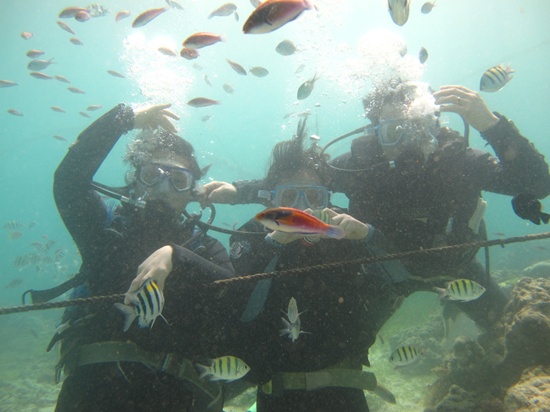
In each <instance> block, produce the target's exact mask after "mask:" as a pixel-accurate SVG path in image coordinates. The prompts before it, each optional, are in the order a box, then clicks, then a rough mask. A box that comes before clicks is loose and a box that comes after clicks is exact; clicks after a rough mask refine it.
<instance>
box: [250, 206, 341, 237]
mask: <svg viewBox="0 0 550 412" xmlns="http://www.w3.org/2000/svg"><path fill="white" fill-rule="evenodd" d="M256 220H257V221H258V222H260V223H261V224H262V225H264V226H265V227H267V228H268V229H271V230H278V231H281V232H286V233H299V234H304V235H326V236H328V237H332V238H335V239H342V238H343V237H344V236H345V235H346V232H345V231H344V229H342V228H341V227H339V226H332V225H328V224H326V223H325V222H323V221H322V220H320V219H317V218H316V217H315V216H312V215H310V214H309V213H306V212H304V211H302V210H300V209H294V208H292V207H276V208H272V209H267V210H264V211H263V212H260V213H258V214H257V215H256Z"/></svg>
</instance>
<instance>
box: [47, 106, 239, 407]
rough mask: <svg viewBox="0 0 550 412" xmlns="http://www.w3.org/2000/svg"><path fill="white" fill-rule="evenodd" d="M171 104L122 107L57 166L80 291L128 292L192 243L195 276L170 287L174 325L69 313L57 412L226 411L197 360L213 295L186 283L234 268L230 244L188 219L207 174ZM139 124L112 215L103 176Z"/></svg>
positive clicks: (93, 311) (184, 255)
mask: <svg viewBox="0 0 550 412" xmlns="http://www.w3.org/2000/svg"><path fill="white" fill-rule="evenodd" d="M169 106H170V105H160V106H152V107H147V108H142V109H135V110H132V109H131V108H130V107H128V106H126V105H124V104H120V105H118V106H116V107H115V108H113V109H112V110H111V111H109V112H108V113H106V114H105V115H103V116H102V117H101V118H99V119H98V120H96V121H95V122H94V123H93V124H92V125H91V126H89V127H88V128H87V129H86V130H85V131H84V132H82V133H81V134H80V136H79V137H78V139H77V141H76V142H75V144H73V145H72V146H71V148H70V149H69V152H68V154H67V155H66V156H65V158H64V159H63V161H62V162H61V164H60V165H59V167H58V169H57V171H56V173H55V179H54V196H55V201H56V204H57V207H58V210H59V213H60V215H61V217H62V219H63V221H64V223H65V225H66V227H67V229H68V230H69V232H70V233H71V235H72V237H73V239H74V241H75V242H76V244H77V246H78V248H79V251H80V254H81V256H82V261H83V263H82V268H81V273H85V275H86V282H85V284H84V285H82V286H81V287H80V289H87V293H86V294H87V295H89V296H101V295H109V294H115V293H123V292H125V291H126V289H127V287H128V285H129V284H130V282H131V280H132V279H134V277H135V274H136V271H137V269H138V266H139V265H140V264H141V262H142V261H143V260H144V259H145V258H146V257H147V256H149V255H150V254H151V253H152V252H154V251H155V250H156V249H158V248H159V247H161V246H164V245H167V244H173V245H174V247H175V246H176V245H181V246H178V250H179V251H180V252H181V253H180V255H178V265H180V267H181V268H182V272H183V273H184V275H183V276H181V277H178V276H173V277H172V278H171V279H170V283H169V286H170V287H169V288H168V289H167V290H168V291H167V293H166V294H165V299H166V305H165V307H164V311H163V313H162V314H163V315H164V317H165V318H166V320H167V321H168V322H169V323H170V325H169V326H168V325H167V324H166V322H164V321H163V320H161V319H157V321H156V323H155V324H154V326H153V327H152V328H151V329H149V328H145V329H141V328H139V327H138V326H137V325H136V324H134V325H132V326H131V327H130V329H129V330H128V331H127V332H123V321H124V319H123V316H122V314H121V313H120V312H119V311H117V310H116V308H115V307H114V306H113V304H112V303H106V304H104V305H92V306H90V307H87V308H86V309H85V311H84V313H82V311H67V312H66V313H65V315H64V319H63V321H64V322H65V323H64V325H63V327H62V328H60V329H59V330H58V333H57V338H61V339H60V340H61V342H62V343H61V361H60V364H59V369H61V368H63V367H64V368H65V372H67V374H68V376H67V378H66V379H65V381H64V383H63V387H62V389H61V393H60V395H59V398H58V403H57V408H56V410H57V411H113V410H117V411H153V410H163V411H170V410H174V411H175V410H177V411H186V410H195V411H199V410H212V411H220V410H221V402H222V399H221V392H220V388H219V387H218V385H216V384H214V383H209V382H199V381H198V380H197V379H196V376H195V375H196V374H195V373H194V370H193V367H192V366H191V363H190V362H189V361H187V359H188V358H189V357H192V356H194V355H197V354H198V355H200V354H201V353H202V351H203V349H202V348H201V347H200V343H199V342H198V341H197V340H196V339H193V338H194V331H193V325H194V324H196V323H200V322H201V319H200V317H201V313H200V310H198V309H197V308H198V307H200V305H201V304H202V303H203V302H204V301H205V300H206V301H207V300H208V299H209V297H208V296H206V295H205V294H201V293H189V289H188V288H187V287H188V286H189V285H190V284H193V283H202V282H205V281H211V280H212V279H217V278H223V277H229V276H232V275H233V273H234V272H233V268H232V266H231V262H230V261H229V257H228V255H227V252H226V250H225V248H224V247H223V246H222V245H221V244H220V243H219V242H218V241H216V240H215V239H213V238H211V237H209V236H206V235H205V234H204V233H202V232H201V231H200V230H198V229H197V228H196V227H195V224H194V221H193V219H188V220H182V213H183V212H184V211H185V207H186V205H187V203H188V202H190V201H192V200H193V199H194V198H195V197H196V189H197V184H196V181H197V180H199V179H200V178H201V176H202V171H201V169H200V168H199V166H198V164H197V161H196V159H195V156H194V154H193V147H192V146H191V145H190V144H189V143H188V142H187V141H185V140H184V139H182V138H181V137H179V136H177V135H175V134H174V133H175V132H176V129H175V128H174V126H173V125H172V124H171V122H170V121H169V120H168V117H172V118H177V116H175V115H173V114H172V113H171V112H169V111H168V110H167V108H168V107H169ZM158 126H161V127H162V128H163V129H165V130H163V129H162V128H159V127H158ZM138 128H139V129H143V131H142V132H141V134H139V135H138V136H137V138H136V139H135V140H134V142H133V143H132V144H131V145H130V147H129V150H128V152H127V156H126V158H127V159H126V160H127V161H129V163H130V164H131V166H132V167H133V168H135V172H134V173H133V174H132V175H131V177H130V179H131V182H130V183H129V185H128V186H127V187H125V188H123V189H121V193H119V194H120V196H119V197H120V198H121V199H122V200H125V202H124V203H122V205H121V206H118V207H117V208H116V209H114V211H112V210H111V209H110V208H108V207H106V205H105V203H104V202H103V200H102V198H101V197H100V196H99V195H98V193H97V192H96V191H95V190H94V186H93V185H92V178H93V176H94V174H95V173H96V171H97V170H98V169H99V167H100V166H101V164H102V162H103V161H104V159H105V157H106V156H107V155H108V153H109V152H110V151H111V149H112V148H113V146H114V145H115V144H116V142H117V141H118V139H119V138H120V136H121V135H122V134H124V133H127V132H129V131H130V130H132V129H138ZM150 128H155V129H150ZM119 191H120V190H119ZM115 192H116V190H115ZM67 326H68V328H67ZM57 338H56V339H57ZM193 408H194V409H193Z"/></svg>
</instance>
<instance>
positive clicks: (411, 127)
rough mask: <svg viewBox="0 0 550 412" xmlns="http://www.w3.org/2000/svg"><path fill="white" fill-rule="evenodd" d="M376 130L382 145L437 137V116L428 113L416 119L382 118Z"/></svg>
mask: <svg viewBox="0 0 550 412" xmlns="http://www.w3.org/2000/svg"><path fill="white" fill-rule="evenodd" d="M375 130H376V134H377V136H378V140H379V141H380V144H381V145H382V146H396V145H410V144H411V143H413V142H414V141H415V140H432V139H435V136H437V117H436V116H434V115H428V116H424V117H420V118H415V119H387V120H382V121H380V123H379V124H378V126H376V128H375ZM415 143H419V142H415Z"/></svg>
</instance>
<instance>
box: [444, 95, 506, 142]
mask: <svg viewBox="0 0 550 412" xmlns="http://www.w3.org/2000/svg"><path fill="white" fill-rule="evenodd" d="M434 97H435V104H437V105H440V110H441V111H442V112H453V113H458V114H459V115H461V116H462V118H463V119H464V120H465V121H466V122H468V123H469V124H470V125H472V127H473V128H474V129H476V130H477V131H479V132H481V133H483V132H484V131H486V130H487V129H489V128H491V127H492V126H494V125H495V124H497V123H498V120H499V119H498V117H496V116H495V115H494V114H493V113H492V112H491V110H489V108H488V107H487V104H485V101H484V100H483V98H482V97H481V96H480V95H479V93H477V92H475V91H473V90H470V89H468V88H466V87H464V86H441V87H440V88H439V91H437V92H435V93H434Z"/></svg>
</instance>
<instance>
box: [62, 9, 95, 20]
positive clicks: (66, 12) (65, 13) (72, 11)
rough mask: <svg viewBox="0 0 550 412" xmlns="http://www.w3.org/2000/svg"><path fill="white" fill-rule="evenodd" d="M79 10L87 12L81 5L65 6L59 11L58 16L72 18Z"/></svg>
mask: <svg viewBox="0 0 550 412" xmlns="http://www.w3.org/2000/svg"><path fill="white" fill-rule="evenodd" d="M81 11H85V12H87V11H88V9H84V8H82V7H67V8H65V9H63V10H61V12H59V16H58V17H59V18H60V19H72V18H73V17H74V16H76V14H77V13H79V12H81Z"/></svg>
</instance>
